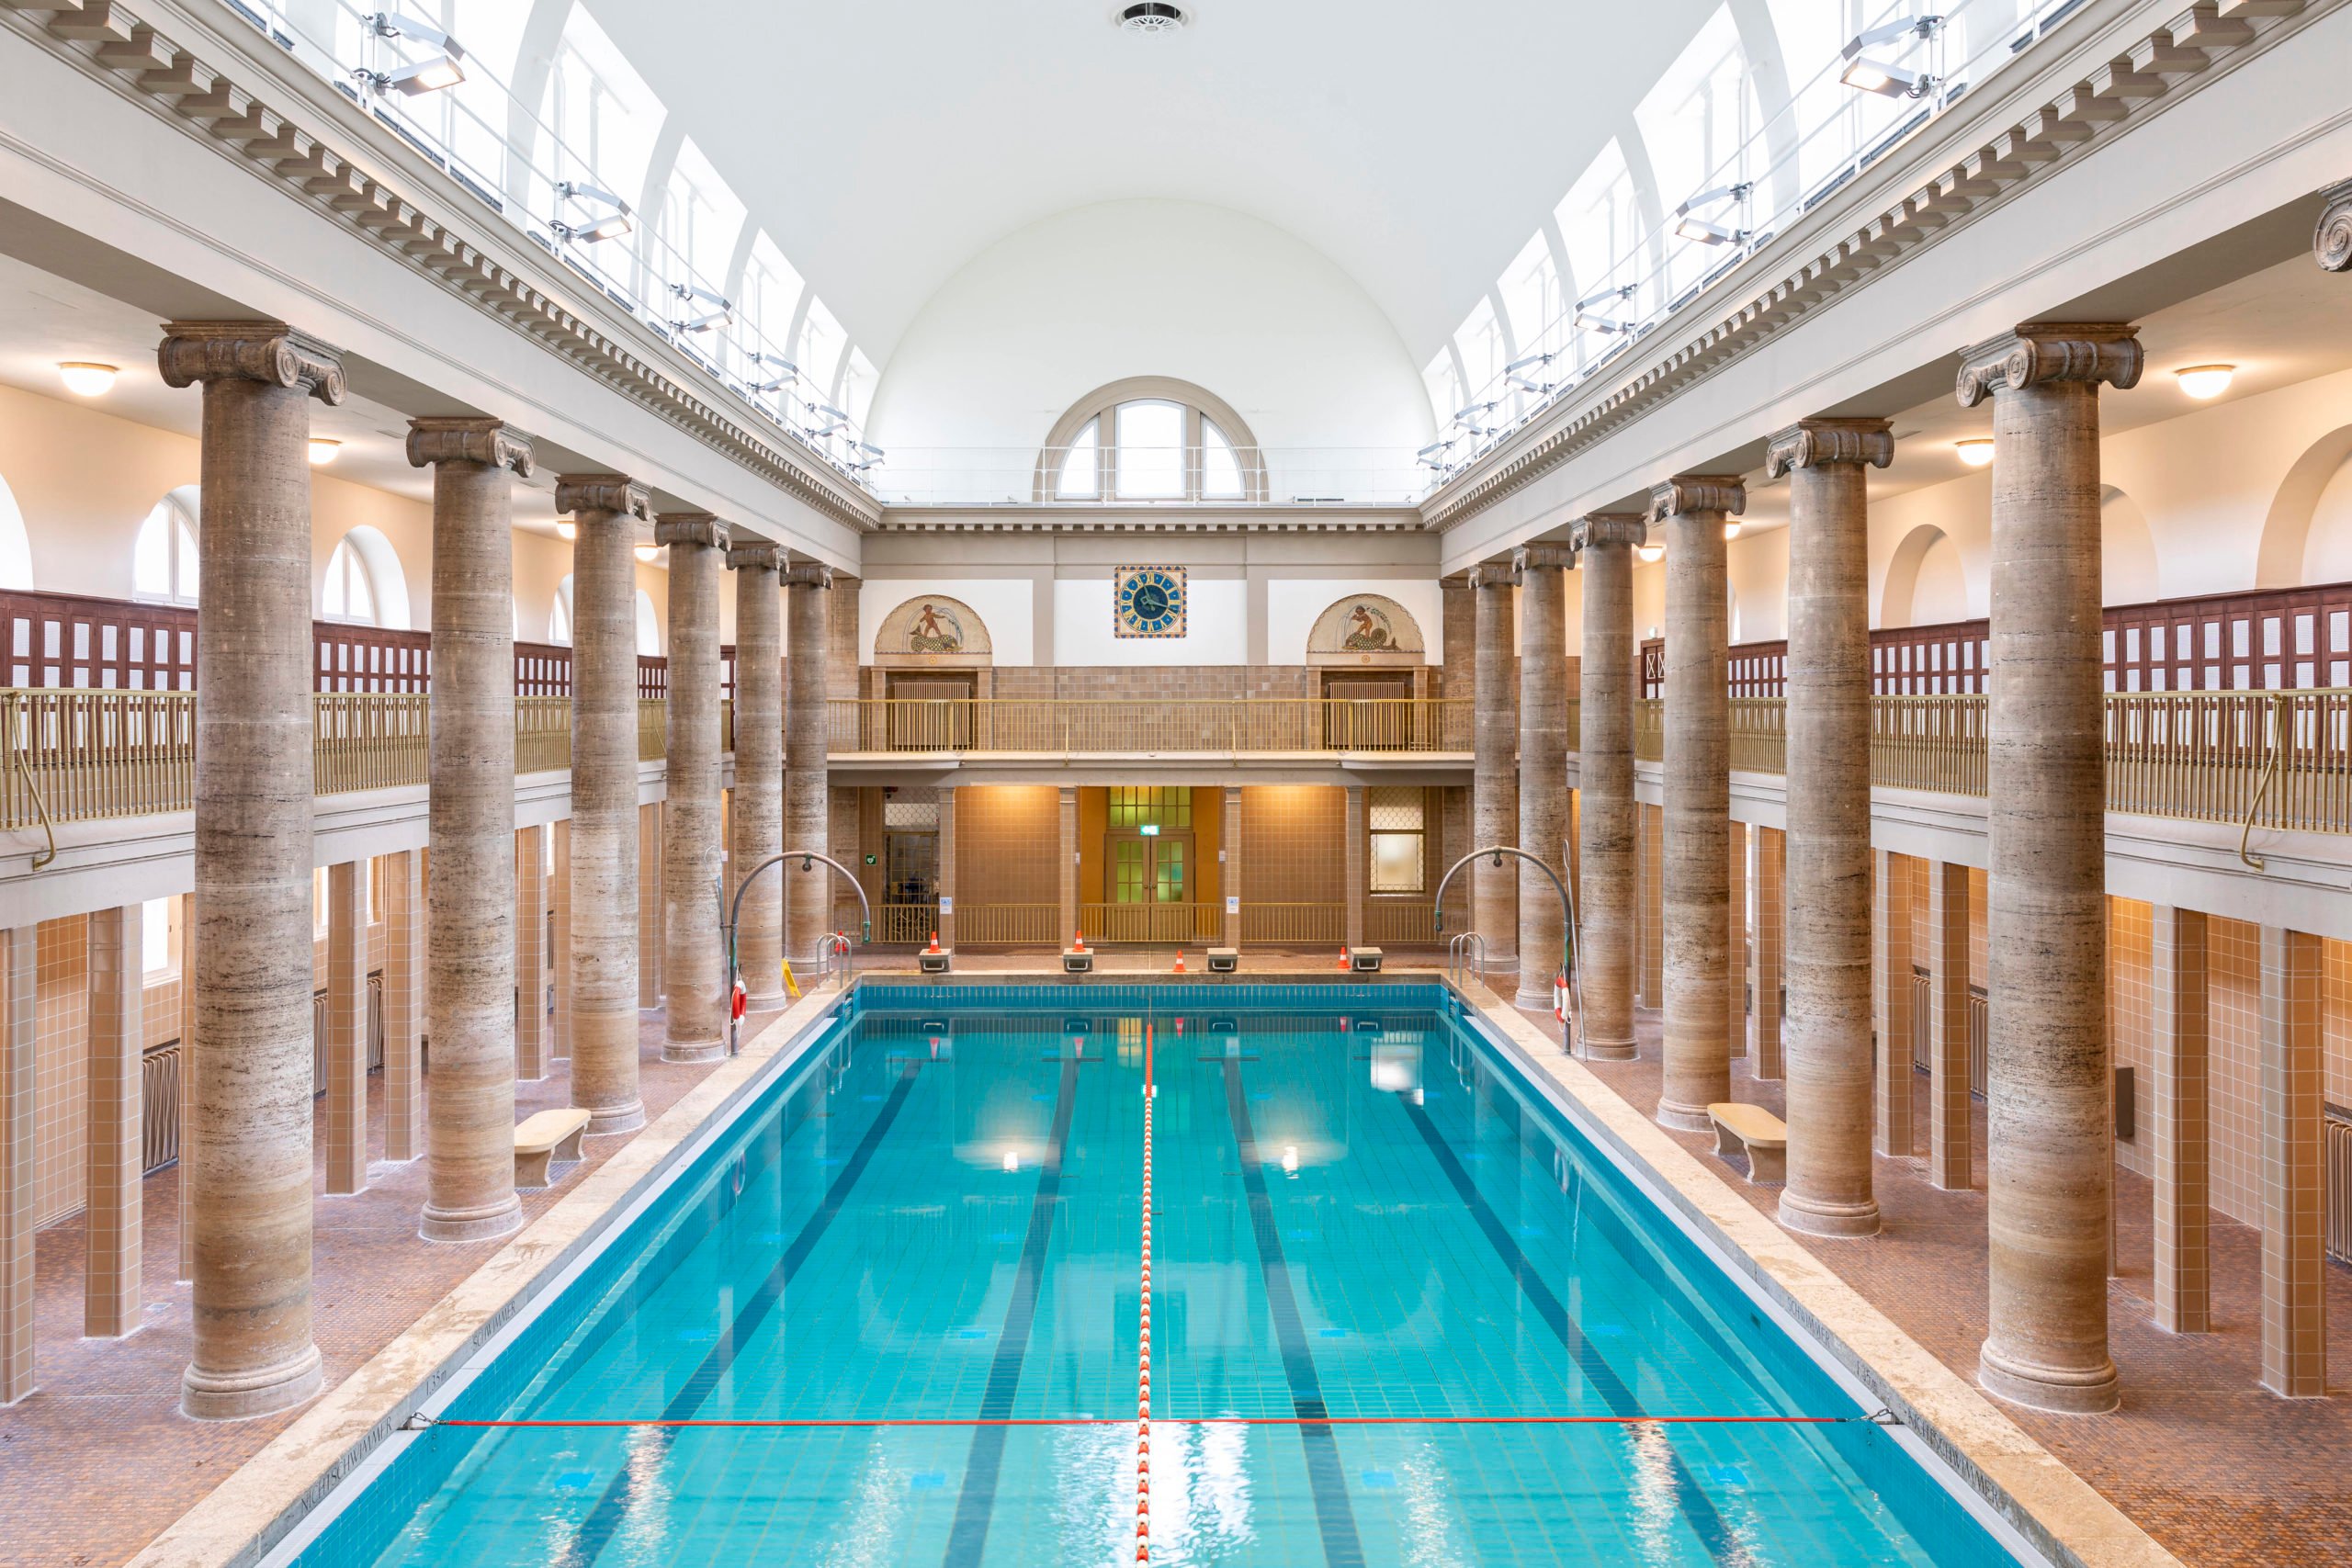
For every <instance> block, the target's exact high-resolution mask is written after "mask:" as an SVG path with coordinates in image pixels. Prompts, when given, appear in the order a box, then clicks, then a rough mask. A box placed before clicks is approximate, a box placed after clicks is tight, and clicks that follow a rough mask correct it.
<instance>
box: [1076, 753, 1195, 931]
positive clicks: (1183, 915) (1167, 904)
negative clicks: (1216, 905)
mask: <svg viewBox="0 0 2352 1568" xmlns="http://www.w3.org/2000/svg"><path fill="white" fill-rule="evenodd" d="M1104 796H1105V798H1104V802H1103V903H1102V905H1100V906H1099V907H1098V908H1097V909H1096V910H1095V912H1094V914H1093V919H1092V921H1091V924H1089V925H1088V926H1087V927H1086V928H1085V929H1086V930H1088V931H1092V932H1093V933H1094V934H1095V935H1096V936H1097V937H1098V938H1099V939H1100V940H1102V941H1104V942H1193V941H1196V940H1199V938H1198V933H1197V929H1196V928H1197V927H1198V925H1199V921H1200V918H1201V916H1200V908H1201V906H1200V888H1199V886H1198V883H1199V877H1200V860H1199V856H1198V854H1197V852H1196V846H1195V841H1194V839H1193V792H1192V791H1191V790H1190V789H1184V788H1174V789H1164V788H1154V787H1149V786H1123V787H1114V788H1112V789H1109V790H1106V791H1105V792H1104Z"/></svg>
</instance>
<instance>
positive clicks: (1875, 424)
mask: <svg viewBox="0 0 2352 1568" xmlns="http://www.w3.org/2000/svg"><path fill="white" fill-rule="evenodd" d="M1893 461H1894V421H1892V420H1884V419H1801V420H1799V421H1797V422H1796V423H1794V424H1792V425H1791V426H1789V427H1788V428H1787V429H1786V430H1783V431H1781V433H1780V434H1777V435H1775V436H1773V437H1772V440H1771V444H1770V446H1768V447H1767V448H1766V450H1765V453H1764V477H1765V478H1767V479H1780V478H1781V477H1782V476H1783V475H1785V474H1787V473H1788V472H1789V471H1790V470H1791V469H1792V468H1823V467H1826V466H1827V465H1828V464H1831V463H1868V464H1869V465H1870V466H1871V467H1872V468H1885V467H1886V466H1887V465H1888V464H1889V463H1891V462H1893Z"/></svg>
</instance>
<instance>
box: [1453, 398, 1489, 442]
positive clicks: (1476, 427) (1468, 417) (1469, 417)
mask: <svg viewBox="0 0 2352 1568" xmlns="http://www.w3.org/2000/svg"><path fill="white" fill-rule="evenodd" d="M1495 406H1496V405H1495V401H1494V400H1493V399H1491V398H1489V399H1487V400H1486V401H1485V402H1483V403H1472V404H1471V405H1470V406H1469V407H1467V408H1459V409H1455V410H1454V411H1453V418H1452V419H1451V420H1449V421H1447V422H1446V423H1449V424H1458V425H1460V426H1461V427H1462V428H1463V429H1464V431H1466V432H1468V433H1469V434H1472V435H1492V434H1494V433H1495V429H1496V427H1495V426H1493V425H1486V424H1480V423H1478V416H1479V415H1480V414H1483V413H1491V412H1493V411H1494V409H1495Z"/></svg>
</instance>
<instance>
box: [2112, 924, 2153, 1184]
mask: <svg viewBox="0 0 2352 1568" xmlns="http://www.w3.org/2000/svg"><path fill="white" fill-rule="evenodd" d="M2154 934H2155V933H2154V922H2153V920H2152V919H2151V918H2150V911H2149V908H2148V906H2147V905H2145V904H2143V903H2141V902H2140V901H2139V900H2138V899H2136V898H2109V900H2108V901H2107V1032H2108V1038H2109V1040H2110V1041H2112V1042H2113V1043H2114V1065H2115V1066H2119V1067H2130V1068H2131V1069H2132V1072H2131V1077H2132V1079H2133V1089H2132V1094H2133V1097H2134V1100H2135V1101H2136V1103H2135V1104H2134V1106H2133V1111H2134V1114H2133V1117H2132V1121H2133V1122H2134V1123H2135V1124H2136V1126H2137V1127H2142V1128H2144V1127H2147V1126H2148V1107H2149V1100H2148V1096H2149V1094H2150V1092H2151V1090H2153V1089H2154V1086H2155V1068H2154V1057H2153V1056H2152V1055H2151V1051H2152V1049H2153V1045H2152V1042H2151V1038H2150V1036H2151V1033H2152V1030H2153V1026H2154V1005H2155V977H2154V971H2153V970H2152V969H2151V968H2150V966H2149V962H2150V954H2151V952H2152V950H2153V943H2154ZM2115 1162H2116V1164H2118V1165H2120V1166H2121V1167H2122V1168H2124V1169H2126V1170H2130V1171H2136V1172H2138V1173H2139V1174H2140V1175H2142V1176H2150V1177H2152V1176H2154V1174H2155V1150H2154V1147H2153V1140H2152V1139H2150V1138H2148V1137H2146V1136H2142V1135H2139V1134H2137V1133H2135V1135H2134V1136H2132V1137H2131V1138H2128V1139H2127V1138H2118V1139H2117V1140H2116V1141H2115Z"/></svg>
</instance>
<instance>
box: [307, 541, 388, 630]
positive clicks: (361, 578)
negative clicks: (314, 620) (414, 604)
mask: <svg viewBox="0 0 2352 1568" xmlns="http://www.w3.org/2000/svg"><path fill="white" fill-rule="evenodd" d="M318 602H319V613H320V614H321V615H322V616H324V617H325V618H326V619H328V620H331V621H351V622H355V623H356V624H358V625H362V626H382V627H384V628H385V629H387V630H389V631H407V630H408V629H409V606H408V573H407V571H406V570H404V569H403V568H402V567H401V557H400V551H399V550H397V549H396V548H394V547H393V545H392V542H391V540H390V539H389V538H386V537H385V536H384V533H383V531H382V530H381V529H379V528H375V527H372V526H370V525H367V524H365V523H363V524H361V525H359V526H357V527H356V528H354V529H352V530H351V531H350V532H349V533H347V534H345V535H344V536H343V537H342V539H341V540H340V541H338V542H337V543H336V545H335V547H334V549H333V550H332V551H330V552H328V555H327V562H326V570H325V571H324V573H323V575H322V578H321V581H320V584H319V601H318Z"/></svg>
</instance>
